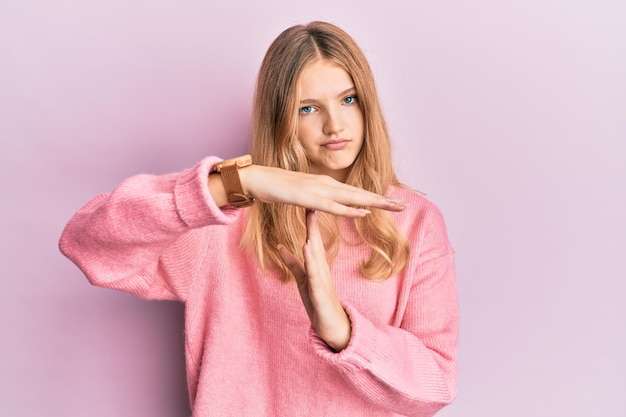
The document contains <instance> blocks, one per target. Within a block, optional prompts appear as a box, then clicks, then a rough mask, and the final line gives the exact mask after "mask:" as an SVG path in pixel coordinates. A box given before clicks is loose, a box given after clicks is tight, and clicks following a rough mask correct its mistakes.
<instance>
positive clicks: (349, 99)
mask: <svg viewBox="0 0 626 417" xmlns="http://www.w3.org/2000/svg"><path fill="white" fill-rule="evenodd" d="M343 102H344V104H352V103H356V94H352V95H349V96H348V97H346V98H344V99H343Z"/></svg>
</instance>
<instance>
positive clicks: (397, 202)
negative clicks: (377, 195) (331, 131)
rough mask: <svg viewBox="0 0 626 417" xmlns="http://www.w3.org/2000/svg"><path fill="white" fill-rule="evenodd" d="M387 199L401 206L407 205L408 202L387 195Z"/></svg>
mask: <svg viewBox="0 0 626 417" xmlns="http://www.w3.org/2000/svg"><path fill="white" fill-rule="evenodd" d="M387 201H389V202H390V203H392V204H400V205H401V206H408V205H409V203H407V202H406V201H402V200H396V199H395V198H390V197H387Z"/></svg>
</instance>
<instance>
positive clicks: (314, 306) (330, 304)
mask: <svg viewBox="0 0 626 417" xmlns="http://www.w3.org/2000/svg"><path fill="white" fill-rule="evenodd" d="M306 226H307V241H306V244H305V245H304V247H303V249H302V252H303V255H304V265H303V264H302V263H301V262H300V261H299V260H298V258H296V257H295V256H294V255H293V254H292V253H291V252H289V251H288V250H287V248H285V247H284V246H279V247H278V254H279V255H280V257H281V259H282V261H283V262H284V263H285V266H287V268H289V270H290V271H291V273H292V274H293V276H294V277H295V279H296V282H297V284H298V291H299V292H300V297H301V298H302V303H303V304H304V308H305V309H306V312H307V315H308V316H309V319H310V320H311V324H312V325H313V328H314V329H315V332H316V333H317V335H318V336H319V337H320V338H322V339H323V340H324V341H325V342H326V344H328V345H329V346H330V347H331V348H332V349H334V350H335V351H336V352H339V351H341V350H343V349H345V347H346V346H348V342H349V341H350V335H351V325H350V319H349V318H348V315H347V314H346V312H345V310H344V309H343V307H342V306H341V303H340V301H339V298H338V297H337V294H336V293H335V284H334V282H333V278H332V276H331V274H330V268H329V267H328V262H327V260H326V252H325V250H324V243H323V241H322V237H321V235H320V231H319V228H318V226H317V214H316V213H315V211H313V210H307V215H306Z"/></svg>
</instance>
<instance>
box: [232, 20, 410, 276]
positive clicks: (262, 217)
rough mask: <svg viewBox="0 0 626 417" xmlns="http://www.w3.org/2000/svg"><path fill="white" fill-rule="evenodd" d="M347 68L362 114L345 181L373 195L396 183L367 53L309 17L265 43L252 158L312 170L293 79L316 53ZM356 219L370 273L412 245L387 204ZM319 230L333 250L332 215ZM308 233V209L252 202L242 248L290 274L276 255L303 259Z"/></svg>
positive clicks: (392, 268)
mask: <svg viewBox="0 0 626 417" xmlns="http://www.w3.org/2000/svg"><path fill="white" fill-rule="evenodd" d="M320 58H322V59H325V60H328V61H330V62H333V63H334V64H337V65H339V66H340V67H341V68H342V69H344V70H345V71H346V72H347V73H348V74H349V75H350V76H351V77H352V81H353V82H354V87H355V89H356V93H357V97H358V100H359V105H360V106H361V111H362V112H363V117H364V135H365V140H364V142H363V146H362V148H361V151H360V153H359V155H358V156H357V158H356V160H355V162H354V164H353V165H352V167H351V170H350V173H349V174H348V178H347V180H346V183H347V184H350V185H354V186H357V187H360V188H363V189H365V190H369V191H372V192H375V193H378V194H383V195H384V194H385V193H387V190H388V188H389V186H390V185H399V183H398V180H397V177H396V175H395V173H394V171H393V167H392V157H391V146H390V143H389V134H388V132H387V127H386V124H385V120H384V118H383V114H382V111H381V108H380V104H379V102H378V95H377V93H376V87H375V83H374V77H373V75H372V71H371V69H370V67H369V64H368V62H367V60H366V58H365V55H364V54H363V52H362V51H361V49H360V48H359V47H358V45H357V44H356V43H355V42H354V40H353V39H352V38H351V37H350V36H349V35H348V34H347V33H346V32H344V31H343V30H341V29H340V28H338V27H337V26H334V25H332V24H330V23H325V22H312V23H309V24H307V25H297V26H293V27H290V28H288V29H286V30H285V31H284V32H282V33H281V34H280V35H279V36H278V37H277V38H276V40H274V42H273V43H272V44H271V45H270V47H269V49H268V51H267V53H266V55H265V58H264V59H263V62H262V63H261V68H260V70H259V75H258V79H257V85H256V93H255V96H254V107H253V115H252V150H251V152H252V158H253V161H254V163H255V164H258V165H265V166H272V167H279V168H283V169H287V170H291V171H300V172H309V162H308V159H307V156H306V153H305V151H304V148H303V147H302V145H301V144H300V142H299V140H298V117H297V116H298V111H297V109H298V101H299V97H298V80H299V77H300V74H301V72H302V69H303V68H304V67H305V66H306V65H307V64H308V63H310V62H312V61H314V60H316V59H320ZM370 210H371V214H368V215H367V216H365V217H364V218H360V219H355V220H354V224H355V227H356V231H357V233H358V235H359V236H360V238H361V239H362V242H364V243H366V244H367V245H369V246H370V247H371V248H372V252H371V255H370V257H369V259H366V260H364V261H363V263H362V264H361V265H360V270H361V273H362V274H363V275H364V276H366V277H367V278H370V279H375V280H383V279H387V278H389V277H390V276H392V275H395V274H397V273H398V272H399V271H400V270H401V269H402V268H403V267H404V265H405V264H406V262H407V260H408V257H409V252H410V248H409V243H408V241H407V239H406V238H405V237H404V236H402V234H401V233H400V232H399V231H398V228H397V227H396V225H395V223H394V221H393V219H392V218H391V216H390V215H389V213H387V212H386V211H384V210H378V209H370ZM319 223H320V229H321V232H322V236H324V243H325V247H326V250H327V253H328V254H329V255H330V256H329V258H330V259H331V260H332V258H333V257H334V255H335V253H336V243H337V238H338V236H340V234H339V233H338V224H337V220H336V219H335V218H334V217H333V216H331V215H326V214H323V213H320V216H319ZM305 239H306V225H305V210H304V209H303V208H301V207H296V206H293V205H288V204H265V203H258V204H257V203H255V204H254V205H253V206H252V207H251V208H250V209H249V213H248V218H247V223H246V227H245V230H244V235H243V239H242V248H244V249H252V250H253V251H254V252H255V253H256V255H257V257H258V259H259V262H260V264H261V266H262V267H263V268H266V267H270V268H274V269H277V270H278V271H279V272H280V275H281V277H282V278H283V279H285V280H286V279H289V277H290V276H291V273H290V272H289V270H288V269H287V268H286V267H285V266H284V265H283V263H282V262H281V260H280V257H279V256H278V251H277V246H278V244H283V245H284V246H286V247H287V248H288V249H289V250H290V251H291V252H292V253H293V254H295V255H296V256H299V257H300V258H301V257H302V249H301V248H302V245H303V244H304V241H305Z"/></svg>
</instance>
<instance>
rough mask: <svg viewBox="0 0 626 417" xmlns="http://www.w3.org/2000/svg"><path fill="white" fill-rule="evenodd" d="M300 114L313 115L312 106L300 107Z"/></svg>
mask: <svg viewBox="0 0 626 417" xmlns="http://www.w3.org/2000/svg"><path fill="white" fill-rule="evenodd" d="M300 113H301V114H309V113H313V106H304V107H300Z"/></svg>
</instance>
